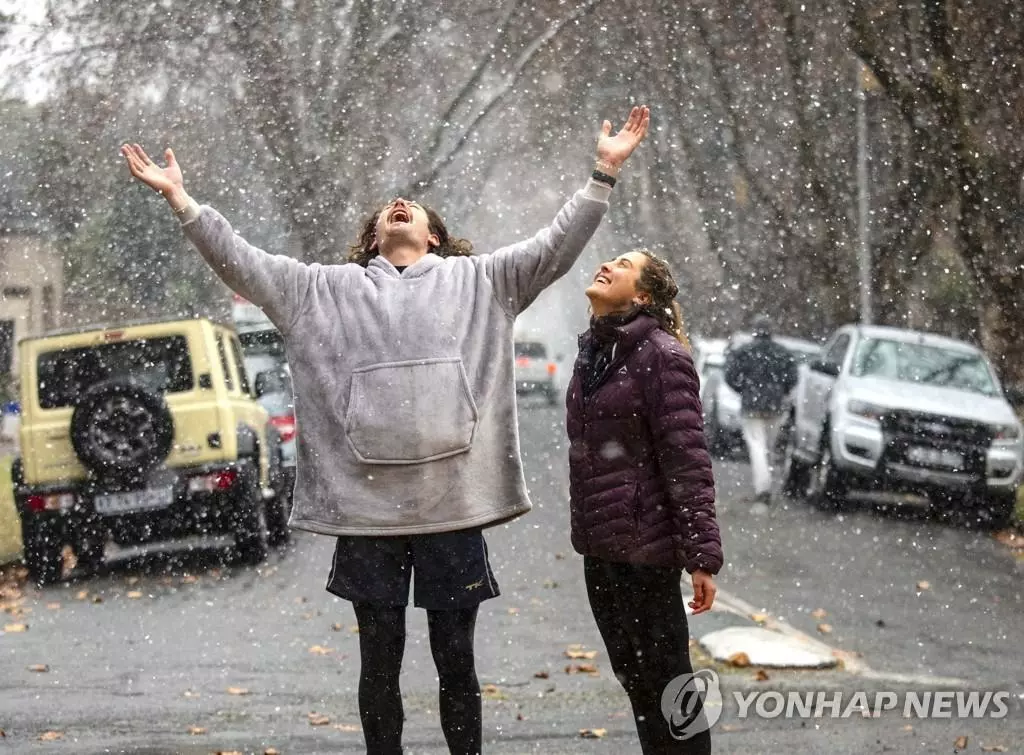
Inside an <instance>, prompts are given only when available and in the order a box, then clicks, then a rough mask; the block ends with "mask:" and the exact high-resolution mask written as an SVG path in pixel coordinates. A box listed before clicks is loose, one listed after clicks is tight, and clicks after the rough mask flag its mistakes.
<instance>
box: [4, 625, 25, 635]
mask: <svg viewBox="0 0 1024 755" xmlns="http://www.w3.org/2000/svg"><path fill="white" fill-rule="evenodd" d="M27 629H28V624H4V631H5V632H10V633H11V634H17V633H18V632H24V631H25V630H27Z"/></svg>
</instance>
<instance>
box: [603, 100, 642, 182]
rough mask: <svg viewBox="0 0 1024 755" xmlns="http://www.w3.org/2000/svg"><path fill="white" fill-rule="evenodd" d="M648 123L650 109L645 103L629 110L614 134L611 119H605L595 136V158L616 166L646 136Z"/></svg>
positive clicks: (623, 160)
mask: <svg viewBox="0 0 1024 755" xmlns="http://www.w3.org/2000/svg"><path fill="white" fill-rule="evenodd" d="M650 125H651V111H650V109H649V108H648V107H647V106H646V105H640V106H638V107H634V108H633V109H632V110H630V111H629V119H628V120H627V121H626V125H624V126H623V127H622V128H621V129H619V133H617V134H615V136H612V124H611V121H605V122H604V123H603V124H602V125H601V135H600V136H599V137H597V159H598V160H599V161H601V162H604V163H607V164H608V165H610V166H611V167H613V168H618V167H619V166H621V165H622V163H624V162H625V161H626V158H627V157H629V156H630V155H631V154H633V150H634V149H636V148H637V145H639V144H640V142H642V141H643V140H644V137H645V136H647V129H648V127H649V126H650Z"/></svg>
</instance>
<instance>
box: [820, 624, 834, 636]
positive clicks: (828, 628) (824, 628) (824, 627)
mask: <svg viewBox="0 0 1024 755" xmlns="http://www.w3.org/2000/svg"><path fill="white" fill-rule="evenodd" d="M818 631H819V632H821V633H822V634H832V625H831V624H818Z"/></svg>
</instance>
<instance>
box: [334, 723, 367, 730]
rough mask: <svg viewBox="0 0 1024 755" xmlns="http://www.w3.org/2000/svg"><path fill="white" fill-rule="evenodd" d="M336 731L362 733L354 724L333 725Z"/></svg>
mask: <svg viewBox="0 0 1024 755" xmlns="http://www.w3.org/2000/svg"><path fill="white" fill-rule="evenodd" d="M334 728H335V729H337V730H338V731H362V729H360V728H359V726H357V725H356V724H334Z"/></svg>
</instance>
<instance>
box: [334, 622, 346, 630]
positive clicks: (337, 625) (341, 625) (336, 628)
mask: <svg viewBox="0 0 1024 755" xmlns="http://www.w3.org/2000/svg"><path fill="white" fill-rule="evenodd" d="M344 628H345V625H344V624H339V623H338V622H335V623H333V624H331V630H332V631H334V632H340V631H341V630H342V629H344Z"/></svg>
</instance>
